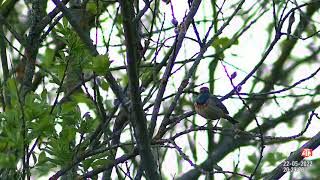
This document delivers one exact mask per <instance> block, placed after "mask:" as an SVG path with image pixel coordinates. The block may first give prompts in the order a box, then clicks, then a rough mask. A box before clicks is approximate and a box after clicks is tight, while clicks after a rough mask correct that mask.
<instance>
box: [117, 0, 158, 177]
mask: <svg viewBox="0 0 320 180" xmlns="http://www.w3.org/2000/svg"><path fill="white" fill-rule="evenodd" d="M119 2H120V6H121V14H122V16H123V29H124V35H125V44H126V52H127V64H128V66H127V72H128V78H129V97H130V99H131V105H132V106H131V107H132V108H131V109H129V112H130V120H131V122H132V125H133V127H134V135H135V139H136V141H137V147H138V151H139V154H140V156H141V160H142V167H143V168H144V171H145V173H146V176H147V179H151V178H153V179H156V180H158V179H160V175H159V173H158V171H157V169H158V168H157V164H156V161H155V159H154V157H153V155H152V152H151V145H150V139H149V138H147V137H148V132H147V120H146V117H145V115H144V111H143V108H142V103H141V95H140V88H139V76H138V67H137V65H138V63H139V61H140V58H141V57H140V55H139V50H138V47H139V44H140V42H139V36H138V26H137V23H135V22H134V19H133V18H134V17H135V13H134V7H133V1H128V0H120V1H119Z"/></svg>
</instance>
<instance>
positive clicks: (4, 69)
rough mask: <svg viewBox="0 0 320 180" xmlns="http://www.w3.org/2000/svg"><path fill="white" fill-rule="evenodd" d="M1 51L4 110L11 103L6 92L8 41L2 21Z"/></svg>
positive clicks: (0, 26)
mask: <svg viewBox="0 0 320 180" xmlns="http://www.w3.org/2000/svg"><path fill="white" fill-rule="evenodd" d="M0 53H1V64H2V73H3V86H2V88H3V89H2V90H3V91H2V92H1V94H3V98H2V101H3V102H2V103H3V111H5V109H6V105H9V103H10V100H9V94H8V93H6V91H7V88H6V82H7V80H8V78H9V69H8V61H7V52H6V42H5V40H4V32H3V24H2V23H1V22H0Z"/></svg>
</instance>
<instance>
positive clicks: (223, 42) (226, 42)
mask: <svg viewBox="0 0 320 180" xmlns="http://www.w3.org/2000/svg"><path fill="white" fill-rule="evenodd" d="M231 41H232V39H229V38H227V37H222V38H218V39H216V40H215V41H214V42H213V43H212V46H213V47H214V48H216V49H219V48H224V47H226V46H230V43H232V42H231ZM237 44H239V41H238V40H236V41H235V42H233V45H237Z"/></svg>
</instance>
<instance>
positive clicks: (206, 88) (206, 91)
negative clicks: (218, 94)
mask: <svg viewBox="0 0 320 180" xmlns="http://www.w3.org/2000/svg"><path fill="white" fill-rule="evenodd" d="M200 93H209V88H208V87H206V86H204V87H201V88H200Z"/></svg>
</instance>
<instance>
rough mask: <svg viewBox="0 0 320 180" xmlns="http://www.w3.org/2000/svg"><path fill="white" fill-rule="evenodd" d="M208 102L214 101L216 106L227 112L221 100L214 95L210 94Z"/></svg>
mask: <svg viewBox="0 0 320 180" xmlns="http://www.w3.org/2000/svg"><path fill="white" fill-rule="evenodd" d="M209 103H214V104H215V105H216V106H218V107H219V108H220V109H222V110H223V112H225V113H226V114H229V112H228V110H227V108H226V107H225V106H224V105H223V104H222V102H221V101H220V100H219V99H218V98H217V97H215V96H211V97H210V100H209Z"/></svg>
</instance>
